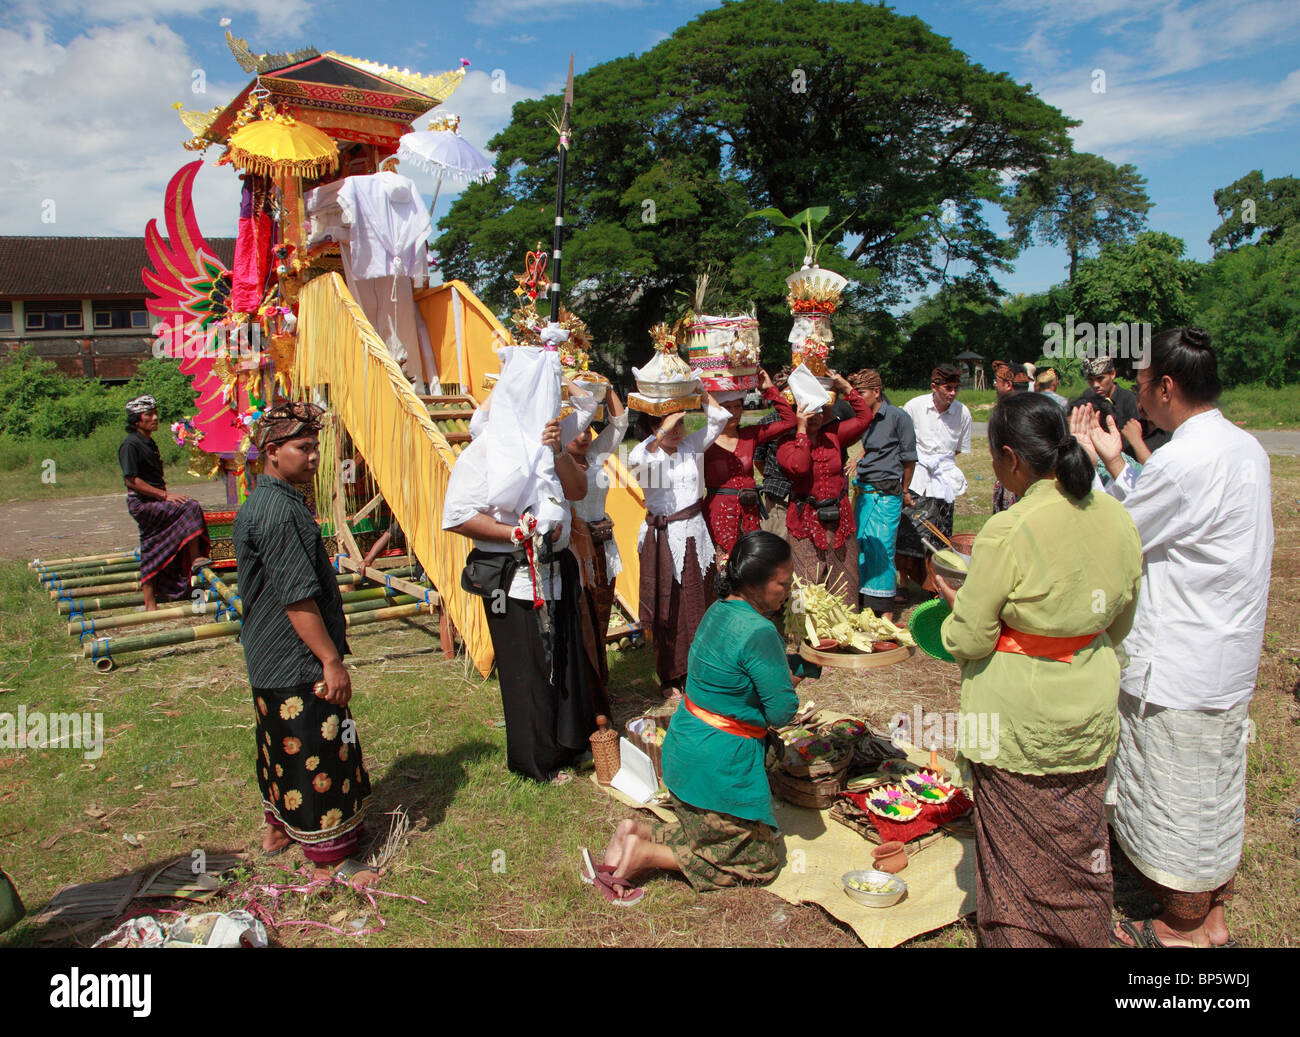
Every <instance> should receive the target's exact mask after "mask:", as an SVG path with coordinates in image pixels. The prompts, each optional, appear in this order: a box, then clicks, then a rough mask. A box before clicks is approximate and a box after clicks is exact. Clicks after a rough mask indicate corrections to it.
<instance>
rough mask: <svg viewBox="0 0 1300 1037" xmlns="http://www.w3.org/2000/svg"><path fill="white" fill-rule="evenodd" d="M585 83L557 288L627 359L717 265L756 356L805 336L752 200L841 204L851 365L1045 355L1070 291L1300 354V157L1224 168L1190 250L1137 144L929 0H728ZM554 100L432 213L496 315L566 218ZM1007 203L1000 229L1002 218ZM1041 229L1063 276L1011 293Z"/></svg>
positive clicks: (841, 321) (1107, 312)
mask: <svg viewBox="0 0 1300 1037" xmlns="http://www.w3.org/2000/svg"><path fill="white" fill-rule="evenodd" d="M575 97H576V103H575V107H574V111H573V131H574V132H573V148H572V152H571V155H570V161H569V163H568V170H569V176H568V189H567V205H566V214H565V223H566V225H567V227H568V228H569V229H568V231H567V234H566V240H565V266H564V270H565V279H566V284H565V294H566V297H567V299H568V301H569V305H570V306H571V307H572V308H573V309H574V310H575V311H576V312H578V313H579V314H580V315H581V316H582V317H583V319H584V320H585V321H586V322H587V324H588V325H589V327H590V328H591V330H592V333H593V337H594V340H595V342H596V343H597V347H596V356H595V360H596V364H597V366H599V367H600V368H602V369H603V370H605V371H606V372H607V373H609V374H612V375H617V376H620V377H626V373H627V369H628V367H629V366H630V364H631V363H639V362H641V361H642V360H644V359H645V357H646V356H647V355H648V353H649V345H650V340H649V337H648V330H649V328H650V327H651V326H652V325H654V324H656V323H658V322H659V321H661V320H670V321H671V320H672V319H673V318H675V317H676V316H678V315H679V314H680V313H681V312H682V311H683V310H684V309H685V307H686V304H687V300H688V297H689V294H690V291H691V288H692V286H693V284H694V282H695V278H696V276H697V274H700V273H706V272H707V273H709V274H710V275H711V284H712V285H713V286H714V290H713V292H712V293H711V296H710V299H709V309H710V311H711V312H721V311H723V310H736V309H749V308H751V307H752V308H753V309H754V310H755V312H756V313H757V315H758V317H759V320H760V325H761V330H762V337H763V342H764V361H765V362H767V363H769V364H779V363H781V362H782V361H783V359H786V358H788V356H789V352H788V345H787V343H786V335H787V333H788V331H789V326H790V325H789V319H790V318H789V311H788V308H787V307H786V305H785V301H784V296H785V282H784V278H785V275H786V274H788V273H789V272H791V271H792V270H795V269H797V268H798V266H799V265H800V262H801V260H802V258H803V243H802V242H801V241H800V239H799V238H798V236H797V235H794V234H791V233H788V232H777V231H775V229H774V228H773V227H772V226H771V225H770V224H768V223H767V222H766V221H764V220H745V219H744V216H745V214H746V213H748V212H752V211H754V210H757V209H762V208H766V207H769V206H771V207H775V208H777V209H780V210H781V211H783V212H795V211H798V210H800V209H802V208H804V207H805V206H807V205H817V204H823V205H830V206H831V207H832V212H831V215H830V218H829V219H828V220H827V221H826V226H834V225H835V224H836V223H838V222H839V221H841V220H844V221H845V222H844V224H843V226H842V227H841V228H840V229H839V230H838V231H837V232H836V233H835V234H834V235H833V236H832V239H831V241H830V242H829V243H828V245H827V246H826V247H825V248H823V249H822V252H821V265H822V266H824V267H828V268H831V269H835V270H838V271H839V272H841V273H843V274H844V275H845V276H847V277H849V278H851V279H852V280H853V282H854V284H853V286H852V288H851V289H850V290H849V291H848V292H846V299H845V303H844V305H843V307H842V308H841V311H840V313H839V314H838V315H837V316H836V319H835V321H834V328H835V335H836V340H837V351H836V362H837V363H838V364H839V366H841V367H842V368H844V369H849V370H851V369H853V368H855V367H858V366H861V365H862V364H864V363H867V362H870V363H872V364H874V365H875V366H877V367H880V368H881V369H882V370H883V372H884V373H885V375H886V376H887V378H888V380H889V381H890V382H891V383H892V384H895V385H915V384H922V383H923V381H924V379H925V377H926V376H927V375H928V372H929V370H930V369H931V368H932V367H933V365H934V363H936V362H938V361H940V360H948V359H951V358H952V357H953V356H955V355H956V354H957V353H959V352H962V351H963V350H965V349H974V350H975V351H976V352H978V353H981V354H983V355H984V356H986V357H988V358H990V359H992V358H993V357H999V358H1004V359H1007V360H1011V361H1014V362H1021V361H1025V360H1033V361H1036V360H1039V359H1040V358H1041V356H1042V352H1043V346H1044V333H1043V325H1044V324H1046V323H1049V322H1052V321H1063V319H1064V317H1065V315H1066V314H1068V313H1073V314H1074V315H1075V319H1076V320H1077V321H1089V322H1092V323H1102V322H1130V321H1137V322H1149V323H1151V324H1152V325H1153V326H1154V327H1155V328H1156V329H1159V328H1160V327H1164V326H1169V325H1174V324H1179V323H1187V322H1197V323H1200V324H1203V325H1205V326H1206V327H1207V328H1208V329H1209V330H1210V332H1211V334H1212V335H1213V336H1214V340H1215V342H1216V345H1217V346H1218V348H1219V349H1220V356H1221V359H1222V370H1223V374H1224V376H1225V379H1226V380H1227V381H1228V382H1229V383H1230V384H1231V383H1237V382H1247V381H1256V380H1262V381H1265V382H1268V383H1269V384H1273V385H1280V384H1282V383H1284V382H1288V381H1295V380H1297V378H1300V370H1297V359H1296V358H1297V357H1298V356H1300V299H1298V298H1297V294H1296V291H1295V287H1296V274H1297V273H1298V272H1300V230H1298V229H1297V228H1298V227H1300V181H1297V180H1296V179H1295V178H1293V177H1283V178H1281V179H1276V180H1270V181H1265V180H1264V179H1263V175H1262V172H1261V171H1258V170H1256V171H1253V172H1251V173H1249V174H1247V175H1246V176H1244V177H1242V179H1241V180H1238V181H1237V182H1236V183H1234V184H1231V185H1229V186H1227V187H1225V188H1222V189H1221V190H1219V191H1216V192H1215V196H1214V200H1215V204H1216V206H1218V208H1219V212H1220V214H1221V216H1222V218H1223V224H1222V226H1221V227H1220V228H1219V229H1218V230H1216V231H1215V233H1214V235H1212V237H1211V243H1212V244H1213V245H1214V246H1215V249H1216V255H1215V257H1214V259H1213V260H1212V261H1211V262H1209V263H1197V262H1194V261H1191V260H1188V259H1186V258H1185V257H1184V253H1185V246H1184V243H1183V242H1182V241H1180V240H1179V239H1177V238H1174V237H1172V236H1170V235H1168V234H1163V233H1157V232H1150V231H1145V232H1144V231H1143V227H1144V226H1145V222H1146V214H1147V212H1148V211H1149V209H1150V208H1151V204H1152V203H1151V202H1150V199H1149V198H1148V197H1147V195H1146V191H1145V181H1144V179H1143V178H1142V177H1141V176H1140V175H1139V173H1138V171H1137V170H1136V169H1135V168H1134V167H1133V166H1131V165H1123V166H1115V165H1113V164H1112V163H1110V162H1108V161H1106V160H1105V159H1104V158H1101V157H1100V156H1096V155H1089V154H1083V153H1075V152H1074V151H1073V150H1072V148H1071V145H1070V141H1069V137H1068V133H1067V131H1068V130H1069V128H1070V127H1072V126H1074V125H1077V123H1075V122H1074V121H1073V120H1070V119H1068V118H1066V117H1065V116H1064V115H1063V114H1062V113H1061V112H1060V111H1059V110H1057V109H1056V108H1053V107H1052V106H1050V105H1048V104H1046V103H1044V102H1043V101H1042V100H1041V99H1039V98H1038V97H1036V96H1035V95H1034V94H1033V92H1032V91H1031V90H1030V89H1029V88H1028V87H1025V86H1022V85H1020V84H1018V83H1016V82H1014V81H1013V80H1012V79H1011V78H1010V77H1009V76H1007V75H1005V74H1003V73H994V72H990V71H988V70H986V69H984V68H983V67H982V66H980V65H978V64H975V63H973V62H971V61H970V60H969V59H968V58H967V57H966V56H965V55H964V54H962V53H961V52H960V51H958V50H956V49H955V48H953V47H952V46H951V44H950V43H949V41H948V40H947V39H945V38H944V37H941V36H938V35H936V34H935V33H933V32H932V31H931V30H930V29H929V28H928V27H927V26H926V25H925V23H924V22H922V21H921V20H920V19H918V18H914V17H906V16H902V15H899V14H896V13H895V12H893V11H891V10H889V9H888V8H886V7H884V6H875V5H868V4H863V3H825V2H819V0H786V2H784V3H781V2H778V0H733V2H728V3H724V4H723V5H722V7H720V8H718V9H716V10H713V11H709V12H706V13H705V14H703V15H701V16H699V17H698V18H696V19H694V20H693V21H691V22H689V23H687V24H686V25H683V26H682V27H681V28H679V29H678V30H677V31H676V32H675V33H674V34H673V35H672V36H671V37H669V38H668V39H666V40H664V41H663V42H661V43H660V44H659V45H657V46H656V47H654V48H652V49H651V50H649V51H647V52H646V53H644V54H642V55H639V56H636V57H627V58H621V59H618V60H616V61H611V62H606V63H605V64H602V65H598V66H596V67H594V68H592V69H591V70H589V71H588V72H586V73H584V74H583V75H581V76H579V77H578V78H577V80H576V83H575ZM559 104H560V99H559V98H558V96H553V97H546V98H542V99H539V100H534V101H523V102H520V103H518V104H516V105H515V107H514V110H513V113H512V119H511V122H510V124H509V125H508V126H507V127H506V128H505V129H504V130H503V131H502V132H501V133H500V134H498V135H497V136H496V137H494V138H493V139H492V140H491V141H490V142H489V147H490V148H491V149H493V150H495V151H496V152H497V156H498V158H497V164H498V169H500V170H502V172H501V173H499V174H498V175H497V177H496V178H495V179H493V180H492V181H489V182H488V183H486V184H476V185H472V186H471V187H469V188H468V189H467V190H466V191H465V192H464V193H463V194H462V195H461V196H460V198H459V199H458V200H457V201H456V202H455V204H454V205H453V207H452V209H451V211H450V212H449V214H448V215H447V216H446V217H445V218H444V219H443V220H442V221H440V223H439V228H440V230H441V234H440V236H439V237H438V238H437V240H436V242H435V247H436V249H437V250H438V253H439V257H440V262H441V267H442V270H443V272H444V274H445V275H446V276H447V277H448V278H452V277H455V278H459V279H461V280H464V281H466V282H467V283H468V284H469V285H470V286H471V287H472V288H473V289H474V290H475V292H476V293H478V294H479V295H480V297H481V298H483V299H484V300H485V301H486V302H488V304H489V305H492V306H494V307H497V308H499V312H502V313H505V312H506V311H508V309H509V308H510V307H511V306H513V305H514V296H513V295H512V289H513V288H514V286H515V282H514V276H515V274H517V273H518V271H519V269H520V268H521V267H522V259H523V254H524V252H525V251H526V250H527V249H529V248H532V247H534V246H535V245H536V243H537V241H538V240H541V239H547V240H549V227H550V226H551V220H552V216H553V212H554V190H555V167H556V157H555V156H556V151H555V143H556V139H555V133H554V130H553V129H552V127H551V122H552V120H553V112H554V111H555V110H556V109H558V107H559ZM1247 202H1249V203H1252V204H1251V205H1247V204H1246V203H1247ZM997 207H1000V208H1001V209H1002V210H1003V211H1004V212H1005V214H1006V218H1007V222H1008V225H1009V227H1010V230H1011V233H1010V234H1009V235H1007V236H1000V235H999V234H997V233H996V232H995V231H994V230H993V229H992V228H991V227H990V225H989V216H990V214H991V213H996V209H997ZM1034 242H1037V243H1047V244H1055V245H1061V246H1063V247H1064V248H1065V250H1066V253H1067V256H1068V269H1067V277H1066V279H1065V280H1064V281H1063V282H1062V283H1061V284H1059V285H1055V286H1053V287H1052V288H1050V289H1049V290H1047V291H1045V292H1042V293H1038V294H1035V295H1030V296H1015V297H1010V296H1008V295H1007V294H1006V293H1005V292H1003V291H1002V290H1001V288H1000V287H999V285H998V283H997V277H998V275H999V274H1001V273H1005V272H1006V271H1008V270H1010V268H1011V267H1010V264H1011V261H1012V260H1013V259H1014V258H1015V256H1016V255H1017V254H1018V253H1019V251H1020V250H1021V249H1022V248H1024V247H1025V246H1027V245H1029V244H1031V243H1034ZM918 292H925V293H926V294H924V295H923V296H921V297H920V298H919V300H917V293H918ZM909 299H911V300H917V301H915V302H914V303H913V304H912V305H911V306H910V307H905V304H906V303H907V301H908V300H909ZM900 311H901V314H900Z"/></svg>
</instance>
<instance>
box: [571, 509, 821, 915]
mask: <svg viewBox="0 0 1300 1037" xmlns="http://www.w3.org/2000/svg"><path fill="white" fill-rule="evenodd" d="M793 572H794V564H793V562H792V561H791V558H790V545H789V544H787V543H786V542H785V541H784V540H782V539H781V538H780V537H778V536H776V535H775V534H774V533H768V532H766V531H763V530H757V531H755V532H752V533H746V534H745V535H744V536H742V537H741V538H740V539H739V540H737V541H736V546H735V547H734V548H733V549H732V552H731V555H730V557H729V558H728V559H727V564H726V567H725V569H724V570H723V573H722V576H721V577H720V578H719V581H718V583H719V586H718V591H719V595H718V596H719V599H720V600H718V601H716V602H714V604H713V605H712V606H710V608H709V610H708V612H706V613H705V614H704V619H703V620H702V621H701V622H700V626H699V629H698V630H697V631H696V634H695V640H694V641H693V642H692V644H691V654H690V664H689V666H688V668H687V671H686V672H687V679H686V695H685V697H684V698H683V699H682V702H681V705H679V706H678V707H677V712H676V713H675V714H673V719H672V723H671V724H670V725H669V727H668V735H667V737H666V738H665V739H664V756H663V772H664V784H665V785H667V786H668V790H669V792H671V793H672V797H673V801H672V803H671V809H672V811H673V812H674V813H675V814H676V815H677V818H678V819H677V821H675V822H673V823H672V824H667V823H664V822H655V823H653V824H647V823H645V822H638V821H624V822H622V823H621V824H620V825H619V826H618V829H617V830H616V831H615V833H614V837H613V838H612V839H611V840H610V842H609V845H608V846H607V847H606V848H605V860H604V863H603V864H602V865H601V866H600V869H599V871H598V874H597V881H599V882H601V883H602V884H603V885H606V886H607V888H608V887H612V888H613V891H614V892H615V894H616V895H617V896H618V897H619V898H620V899H622V900H627V899H629V898H630V897H634V896H639V895H640V891H639V890H632V889H631V887H630V881H631V880H632V879H633V878H636V877H637V876H639V875H641V874H643V873H645V872H648V871H654V870H656V869H661V870H664V871H680V872H682V873H683V874H684V875H685V876H686V878H687V879H688V880H689V882H690V884H691V885H692V886H693V887H694V888H695V890H696V891H697V892H702V891H704V890H709V889H719V888H722V887H726V886H736V885H740V884H742V883H767V882H771V881H772V879H774V878H775V877H776V874H777V872H778V871H780V869H781V862H782V856H783V855H782V852H781V841H780V835H779V833H778V832H777V827H776V817H775V816H774V815H773V813H772V794H771V792H770V790H769V788H768V784H767V772H766V771H765V769H764V766H763V759H764V755H765V749H766V742H765V735H766V733H767V729H768V728H769V727H777V726H780V725H781V724H784V723H787V722H788V721H789V720H790V719H791V718H792V717H793V716H794V714H795V712H796V711H797V710H798V708H799V699H798V696H797V695H795V691H794V686H793V682H792V680H791V677H790V667H789V664H788V662H787V660H786V654H785V643H784V642H783V641H782V640H781V635H780V633H778V631H777V628H776V626H775V625H774V624H773V623H772V621H771V620H770V619H768V618H767V614H768V613H771V612H774V611H776V610H777V609H778V608H780V607H781V605H782V604H783V603H784V601H785V599H786V598H787V597H788V596H789V594H790V583H791V581H792V579H793Z"/></svg>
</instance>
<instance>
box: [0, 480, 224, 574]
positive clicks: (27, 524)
mask: <svg viewBox="0 0 1300 1037" xmlns="http://www.w3.org/2000/svg"><path fill="white" fill-rule="evenodd" d="M179 492H182V493H185V494H186V495H187V496H189V497H193V498H194V499H195V500H197V501H198V502H199V503H200V504H202V505H203V507H204V509H205V510H207V511H212V510H219V509H221V508H224V507H225V506H226V487H225V485H224V484H218V483H200V484H198V485H197V486H191V487H186V488H185V489H184V490H181V491H179ZM0 529H3V530H4V531H5V535H4V536H3V537H0V559H7V558H18V559H22V560H23V561H31V560H32V559H33V558H68V557H71V556H73V555H92V554H103V553H105V552H107V551H115V550H117V549H118V548H125V549H131V548H134V547H138V546H139V544H140V533H139V530H138V529H137V528H136V524H135V520H134V519H133V518H131V515H130V513H129V512H127V510H126V494H125V493H111V494H106V495H103V496H97V497H68V498H64V499H56V500H34V501H16V502H12V503H8V504H0Z"/></svg>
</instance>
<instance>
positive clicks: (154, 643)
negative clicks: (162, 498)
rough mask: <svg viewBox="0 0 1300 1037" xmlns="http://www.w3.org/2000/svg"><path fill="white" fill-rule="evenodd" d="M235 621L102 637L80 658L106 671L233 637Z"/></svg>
mask: <svg viewBox="0 0 1300 1037" xmlns="http://www.w3.org/2000/svg"><path fill="white" fill-rule="evenodd" d="M423 607H424V605H423V603H422V602H419V601H414V602H410V603H407V604H403V605H393V606H389V607H388V608H376V609H373V610H363V609H357V608H356V606H355V605H354V606H352V608H353V609H354V610H355V611H352V612H349V611H348V610H347V607H346V606H345V608H344V614H343V619H344V622H345V623H346V625H347V626H348V627H354V626H365V625H368V624H370V623H382V622H384V621H385V620H389V619H403V618H405V617H407V616H414V615H416V614H418V613H419V611H420V610H421V609H422V608H423ZM239 629H240V623H239V621H238V620H227V621H225V622H222V623H200V624H198V625H196V626H192V627H183V628H181V629H179V630H162V631H159V632H158V633H154V634H141V635H139V636H138V637H121V638H103V639H96V640H94V641H91V642H90V643H89V644H84V645H82V646H81V654H82V657H83V658H86V659H90V660H92V661H93V662H94V664H95V668H96V669H97V670H100V671H103V672H108V671H109V670H111V669H113V667H114V666H115V665H116V663H115V656H121V655H127V654H130V653H132V652H143V651H147V650H148V649H150V648H169V647H171V646H172V645H180V644H193V643H195V642H198V641H210V640H213V639H215V638H219V637H234V636H235V635H236V634H238V633H239Z"/></svg>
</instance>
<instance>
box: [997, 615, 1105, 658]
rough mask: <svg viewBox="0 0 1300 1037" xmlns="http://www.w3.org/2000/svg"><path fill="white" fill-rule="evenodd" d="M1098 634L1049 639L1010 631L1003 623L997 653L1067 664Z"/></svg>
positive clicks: (1020, 631)
mask: <svg viewBox="0 0 1300 1037" xmlns="http://www.w3.org/2000/svg"><path fill="white" fill-rule="evenodd" d="M1100 633H1101V631H1100V630H1098V631H1097V633H1096V634H1080V635H1079V636H1078V637H1050V636H1048V635H1047V634H1026V633H1025V632H1024V631H1022V630H1012V629H1011V628H1010V627H1009V626H1007V625H1006V624H1005V623H1003V624H1002V636H1001V637H999V638H998V643H997V651H999V652H1013V653H1015V654H1016V655H1029V656H1033V657H1034V658H1035V659H1054V660H1055V661H1056V662H1058V663H1068V662H1069V661H1070V660H1071V659H1072V658H1073V657H1074V653H1075V652H1077V651H1078V650H1079V649H1080V648H1086V647H1087V646H1088V645H1090V644H1092V642H1093V639H1094V638H1096V636H1097V634H1100Z"/></svg>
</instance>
